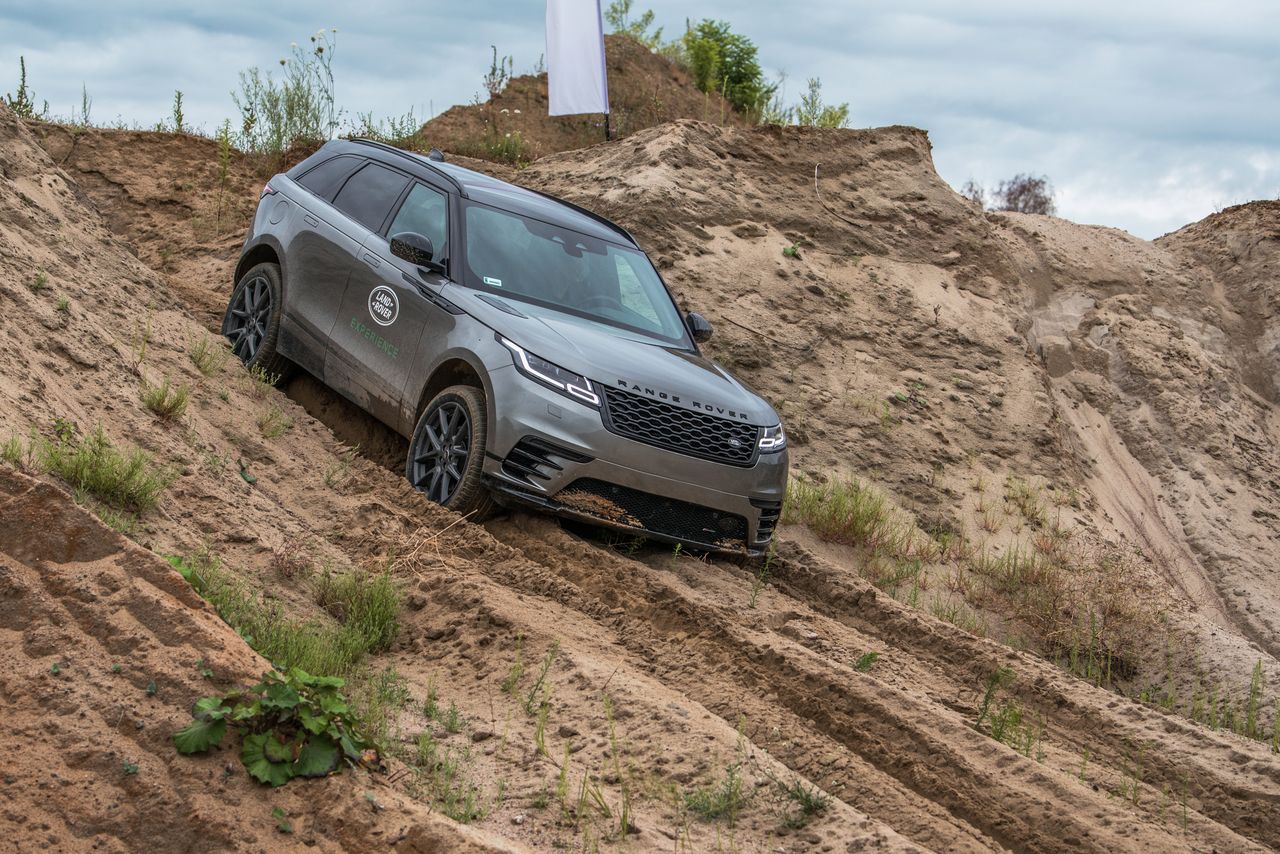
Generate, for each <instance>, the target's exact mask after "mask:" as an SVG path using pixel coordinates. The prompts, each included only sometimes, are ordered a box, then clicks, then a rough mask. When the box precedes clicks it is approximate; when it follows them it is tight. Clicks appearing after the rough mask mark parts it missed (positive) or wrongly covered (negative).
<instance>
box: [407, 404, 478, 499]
mask: <svg viewBox="0 0 1280 854" xmlns="http://www.w3.org/2000/svg"><path fill="white" fill-rule="evenodd" d="M470 454H471V418H470V416H468V415H467V410H466V407H464V406H463V405H462V404H460V403H457V402H455V401H452V400H446V401H445V402H443V403H441V404H440V405H439V406H437V407H436V408H435V409H434V410H433V411H431V412H429V413H428V414H427V417H426V418H424V419H423V423H422V425H421V427H420V428H419V430H418V436H417V439H416V442H415V447H414V454H413V466H412V476H411V477H410V480H411V482H412V483H413V485H414V487H415V488H416V489H418V490H420V491H422V492H425V493H426V495H427V497H428V498H430V499H431V500H432V501H434V502H436V503H437V504H444V503H445V502H447V501H448V500H449V499H450V498H452V497H453V493H454V492H455V491H457V489H458V484H459V483H461V482H462V474H463V472H464V471H465V470H466V468H467V458H468V457H469V456H470Z"/></svg>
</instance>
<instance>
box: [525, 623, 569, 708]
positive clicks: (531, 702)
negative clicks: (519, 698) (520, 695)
mask: <svg viewBox="0 0 1280 854" xmlns="http://www.w3.org/2000/svg"><path fill="white" fill-rule="evenodd" d="M559 654H560V641H558V640H553V641H552V642H551V646H550V647H548V648H547V654H546V655H545V656H543V658H542V666H541V667H540V668H539V670H538V678H537V679H536V680H535V681H534V683H533V687H532V688H530V689H529V693H528V694H526V695H525V698H524V713H525V714H526V715H532V714H533V712H534V709H536V708H537V703H538V698H539V697H540V696H541V695H542V685H543V683H544V682H546V681H547V673H548V672H549V671H550V670H551V665H552V664H554V663H555V660H556V656H557V655H559Z"/></svg>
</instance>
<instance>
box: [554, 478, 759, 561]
mask: <svg viewBox="0 0 1280 854" xmlns="http://www.w3.org/2000/svg"><path fill="white" fill-rule="evenodd" d="M555 500H556V501H557V502H558V503H559V504H561V505H563V506H564V507H567V508H568V509H570V510H576V511H577V512H579V513H586V514H587V515H590V516H595V517H597V518H599V519H603V520H604V521H606V522H613V523H614V524H617V525H626V526H628V527H632V528H644V529H645V530H646V531H652V532H653V533H655V534H663V535H665V536H668V537H674V538H676V539H679V540H689V541H691V542H695V543H704V544H706V545H709V546H715V547H717V548H738V547H741V546H742V545H743V544H744V541H745V540H746V538H747V520H746V519H744V518H742V517H741V516H739V515H737V514H735V513H727V512H724V511H722V510H713V509H711V508H710V507H702V506H701V505H698V504H690V503H689V502H687V501H677V500H676V499H674V498H663V497H662V496H660V495H651V494H649V493H648V492H641V491H640V490H638V489H632V488H630V487H628V486H618V485H616V484H612V483H605V482H604V481H602V480H595V479H594V478H579V479H578V480H575V481H574V482H573V483H571V484H569V485H568V486H567V487H565V488H564V489H562V490H560V491H559V492H558V493H556V496H555Z"/></svg>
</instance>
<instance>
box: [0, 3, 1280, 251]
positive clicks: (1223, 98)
mask: <svg viewBox="0 0 1280 854" xmlns="http://www.w3.org/2000/svg"><path fill="white" fill-rule="evenodd" d="M604 2H606V3H607V2H608V0H604ZM176 5H177V4H174V3H172V2H126V0H118V1H117V2H112V3H101V2H78V0H77V1H75V2H58V3H6V4H4V6H3V7H2V8H0V92H5V91H9V92H11V91H13V90H14V88H15V87H16V85H17V75H18V56H19V55H20V54H22V55H25V56H26V59H27V72H28V84H29V85H30V86H31V88H32V89H33V90H34V91H35V93H36V96H37V97H38V99H40V100H45V99H47V100H48V101H49V106H50V109H51V111H52V112H54V113H55V114H61V115H68V114H71V113H73V112H74V111H78V110H79V105H80V94H81V86H82V85H84V86H85V87H86V88H87V89H88V92H89V95H90V96H91V97H92V98H93V113H92V118H93V120H94V121H95V122H96V123H100V124H101V123H110V122H114V121H115V120H117V119H122V120H124V121H125V122H127V123H134V122H137V123H140V124H143V125H152V124H154V123H155V122H157V121H159V120H160V119H162V118H165V117H166V116H167V115H168V114H169V110H170V104H171V102H172V99H173V90H174V89H181V90H182V91H183V92H184V95H185V112H186V115H187V117H188V120H189V121H190V122H192V123H193V124H195V125H196V126H203V127H204V129H205V130H212V129H213V128H214V127H216V125H217V124H219V123H220V122H221V121H222V119H224V118H227V117H233V116H234V115H235V107H234V104H233V103H232V100H231V95H230V92H231V90H232V89H233V88H235V86H236V81H237V77H236V72H237V71H238V70H239V69H242V68H246V67H249V66H253V65H258V66H261V67H262V68H264V69H271V68H277V67H278V66H277V65H276V63H277V61H278V60H279V59H280V58H281V57H283V56H284V55H285V54H286V53H287V51H288V48H289V43H290V42H292V41H298V42H305V41H306V38H307V36H308V34H310V33H312V32H314V31H315V30H316V29H318V28H320V27H337V28H338V30H339V32H338V36H337V38H338V49H337V53H336V56H335V63H334V69H335V76H336V78H337V90H338V100H339V102H340V104H341V105H343V106H344V107H345V108H346V109H347V110H348V111H349V112H351V113H355V112H357V111H358V112H365V111H369V110H372V111H373V112H374V113H375V114H377V115H380V116H386V115H399V114H402V113H404V112H406V111H407V110H408V109H409V108H410V107H412V108H413V109H414V110H415V112H416V113H418V114H419V115H424V114H427V113H429V112H431V111H432V110H433V109H434V111H435V112H440V111H441V110H443V109H445V108H447V107H448V106H450V105H452V104H456V103H465V102H469V101H470V100H471V99H472V98H473V97H475V96H476V95H477V93H479V92H480V91H481V90H482V86H481V77H482V75H483V74H484V72H485V70H486V69H487V68H488V65H489V45H490V44H496V45H497V46H498V48H499V50H500V51H501V52H502V53H503V54H511V55H513V56H514V57H515V67H516V71H517V72H521V71H528V70H530V69H531V68H532V67H533V66H534V65H535V64H536V63H537V61H538V59H539V56H540V55H541V54H542V53H543V50H544V47H543V38H544V35H543V9H544V7H543V4H542V3H541V2H538V0H529V2H516V3H512V2H497V0H467V2H454V3H446V2H440V1H439V0H418V2H414V3H402V2H391V0H366V2H364V3H360V4H352V3H349V2H348V3H341V2H335V0H308V2H297V0H286V2H275V3H270V2H262V0H256V2H245V0H220V2H217V3H201V4H198V5H197V6H195V7H194V8H192V9H191V10H186V9H182V8H177V7H176ZM635 5H636V7H638V8H640V9H644V8H652V9H653V10H654V11H655V12H656V13H657V20H658V23H659V24H661V25H664V26H665V27H666V31H667V34H668V35H676V34H678V33H679V32H681V31H683V29H684V21H685V17H686V15H689V14H694V15H696V16H697V17H699V18H702V17H711V18H719V19H723V20H726V21H728V22H729V23H730V24H731V25H732V27H733V29H734V30H735V31H737V32H741V33H743V34H745V35H747V36H748V37H750V38H751V39H753V40H754V41H755V42H756V44H757V45H758V46H759V48H760V60H761V63H762V65H763V66H764V67H765V68H766V71H767V72H768V73H769V74H770V75H771V76H773V75H777V74H778V73H780V72H785V73H786V75H787V81H788V82H787V90H788V94H789V95H790V96H791V97H792V98H794V97H796V96H798V94H799V91H800V89H801V87H802V86H803V83H804V80H805V79H806V78H808V77H814V76H816V77H820V78H821V79H822V82H823V91H824V94H825V95H826V96H827V99H828V100H831V101H837V102H838V101H847V102H848V103H849V106H850V116H851V119H852V123H853V125H854V126H857V127H872V126H878V125H889V124H909V125H916V126H918V127H922V128H925V129H927V130H928V131H929V133H930V136H931V138H932V140H933V149H934V158H935V160H936V162H937V165H938V169H939V171H940V172H941V173H942V176H943V177H944V178H945V179H947V180H948V181H949V182H951V184H952V185H953V186H956V187H959V186H960V185H961V184H963V183H964V182H965V181H966V180H967V179H969V178H974V179H976V180H978V181H979V182H980V183H982V184H984V185H988V186H990V185H993V184H995V183H996V182H997V181H999V180H1000V179H1001V178H1006V177H1009V176H1011V175H1013V174H1015V173H1018V172H1032V173H1037V174H1044V175H1047V176H1049V178H1050V179H1051V181H1052V182H1053V185H1054V187H1055V189H1056V192H1057V200H1058V209H1059V213H1060V214H1061V215H1063V216H1066V217H1068V218H1070V219H1073V220H1077V221H1079V222H1088V223H1100V224H1104V225H1114V226H1119V227H1121V228H1125V229H1128V230H1129V231H1131V232H1133V233H1135V234H1137V235H1140V236H1142V237H1155V236H1157V235H1159V234H1162V233H1164V232H1166V231H1171V230H1173V229H1175V228H1178V227H1179V226H1181V225H1184V224H1185V223H1188V222H1191V221H1194V220H1197V219H1200V218H1201V217H1203V216H1205V215H1207V214H1209V213H1212V212H1213V211H1214V210H1216V209H1219V208H1222V207H1225V206H1227V205H1230V204H1235V203H1237V202H1242V201H1247V200H1250V199H1257V198H1276V197H1277V196H1280V2H1276V0H1222V1H1221V2H1217V3H1207V2H1197V3H1181V4H1179V3H1176V2H1169V0H1165V2H1152V0H1129V2H1120V1H1118V0H1107V2H1102V0H1072V2H1058V0H1051V1H1050V0H1044V1H1043V2H1026V0H1017V2H1015V0H973V2H970V3H967V4H958V3H955V2H952V0H898V1H897V2H892V3H889V2H855V1H854V0H811V2H808V3H778V2H776V0H703V2H701V3H699V4H696V5H690V4H687V3H676V2H674V0H649V2H646V0H636V3H635Z"/></svg>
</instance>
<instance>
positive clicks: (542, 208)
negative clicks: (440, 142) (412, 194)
mask: <svg viewBox="0 0 1280 854" xmlns="http://www.w3.org/2000/svg"><path fill="white" fill-rule="evenodd" d="M330 147H332V148H333V149H335V153H339V152H342V153H356V152H358V153H360V154H363V155H365V156H366V157H370V158H372V159H374V160H378V161H381V162H384V163H386V164H388V165H393V166H397V167H399V168H401V169H406V170H407V171H409V172H414V173H417V174H418V175H419V176H421V177H428V176H434V177H442V178H444V179H445V181H446V182H448V183H450V184H452V185H453V186H454V188H455V189H456V190H457V191H458V193H459V195H461V196H462V197H463V198H465V199H471V200H473V201H477V202H480V203H482V204H486V205H490V206H491V207H495V208H498V209H500V210H505V211H509V212H511V213H514V214H520V215H522V216H527V217H531V218H533V219H537V220H541V221H543V222H548V223H551V224H553V225H559V226H563V227H565V228H569V229H572V230H574V231H577V232H579V233H581V234H586V235H588V236H591V237H598V238H601V239H603V240H609V241H612V242H615V243H618V242H621V243H623V244H625V245H627V246H631V247H635V248H639V246H638V245H637V244H636V241H635V238H633V237H632V236H631V235H630V233H628V232H627V230H626V229H625V228H623V227H622V226H620V225H618V224H617V223H614V222H612V221H610V220H608V219H605V218H604V217H602V216H600V215H599V214H596V213H592V212H591V211H589V210H587V209H585V208H581V207H578V206H577V205H575V204H573V203H572V202H566V201H565V200H564V199H560V198H556V197H555V196H552V195H549V194H547V193H541V192H538V191H537V190H530V189H528V188H526V187H521V186H518V185H516V184H511V183H509V182H507V181H502V180H499V179H498V178H494V177H493V176H492V175H485V174H484V173H483V172H476V171H475V170H473V169H467V168H465V167H463V166H459V165H457V164H456V163H448V162H446V161H444V160H436V159H433V158H430V157H427V156H426V155H423V154H418V153H417V152H413V151H405V150H404V149H402V148H396V147H395V146H392V145H387V144H385V143H381V142H376V141H374V140H368V139H351V140H335V141H333V142H331V143H329V144H328V145H326V146H325V148H330ZM415 167H416V168H415Z"/></svg>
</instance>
